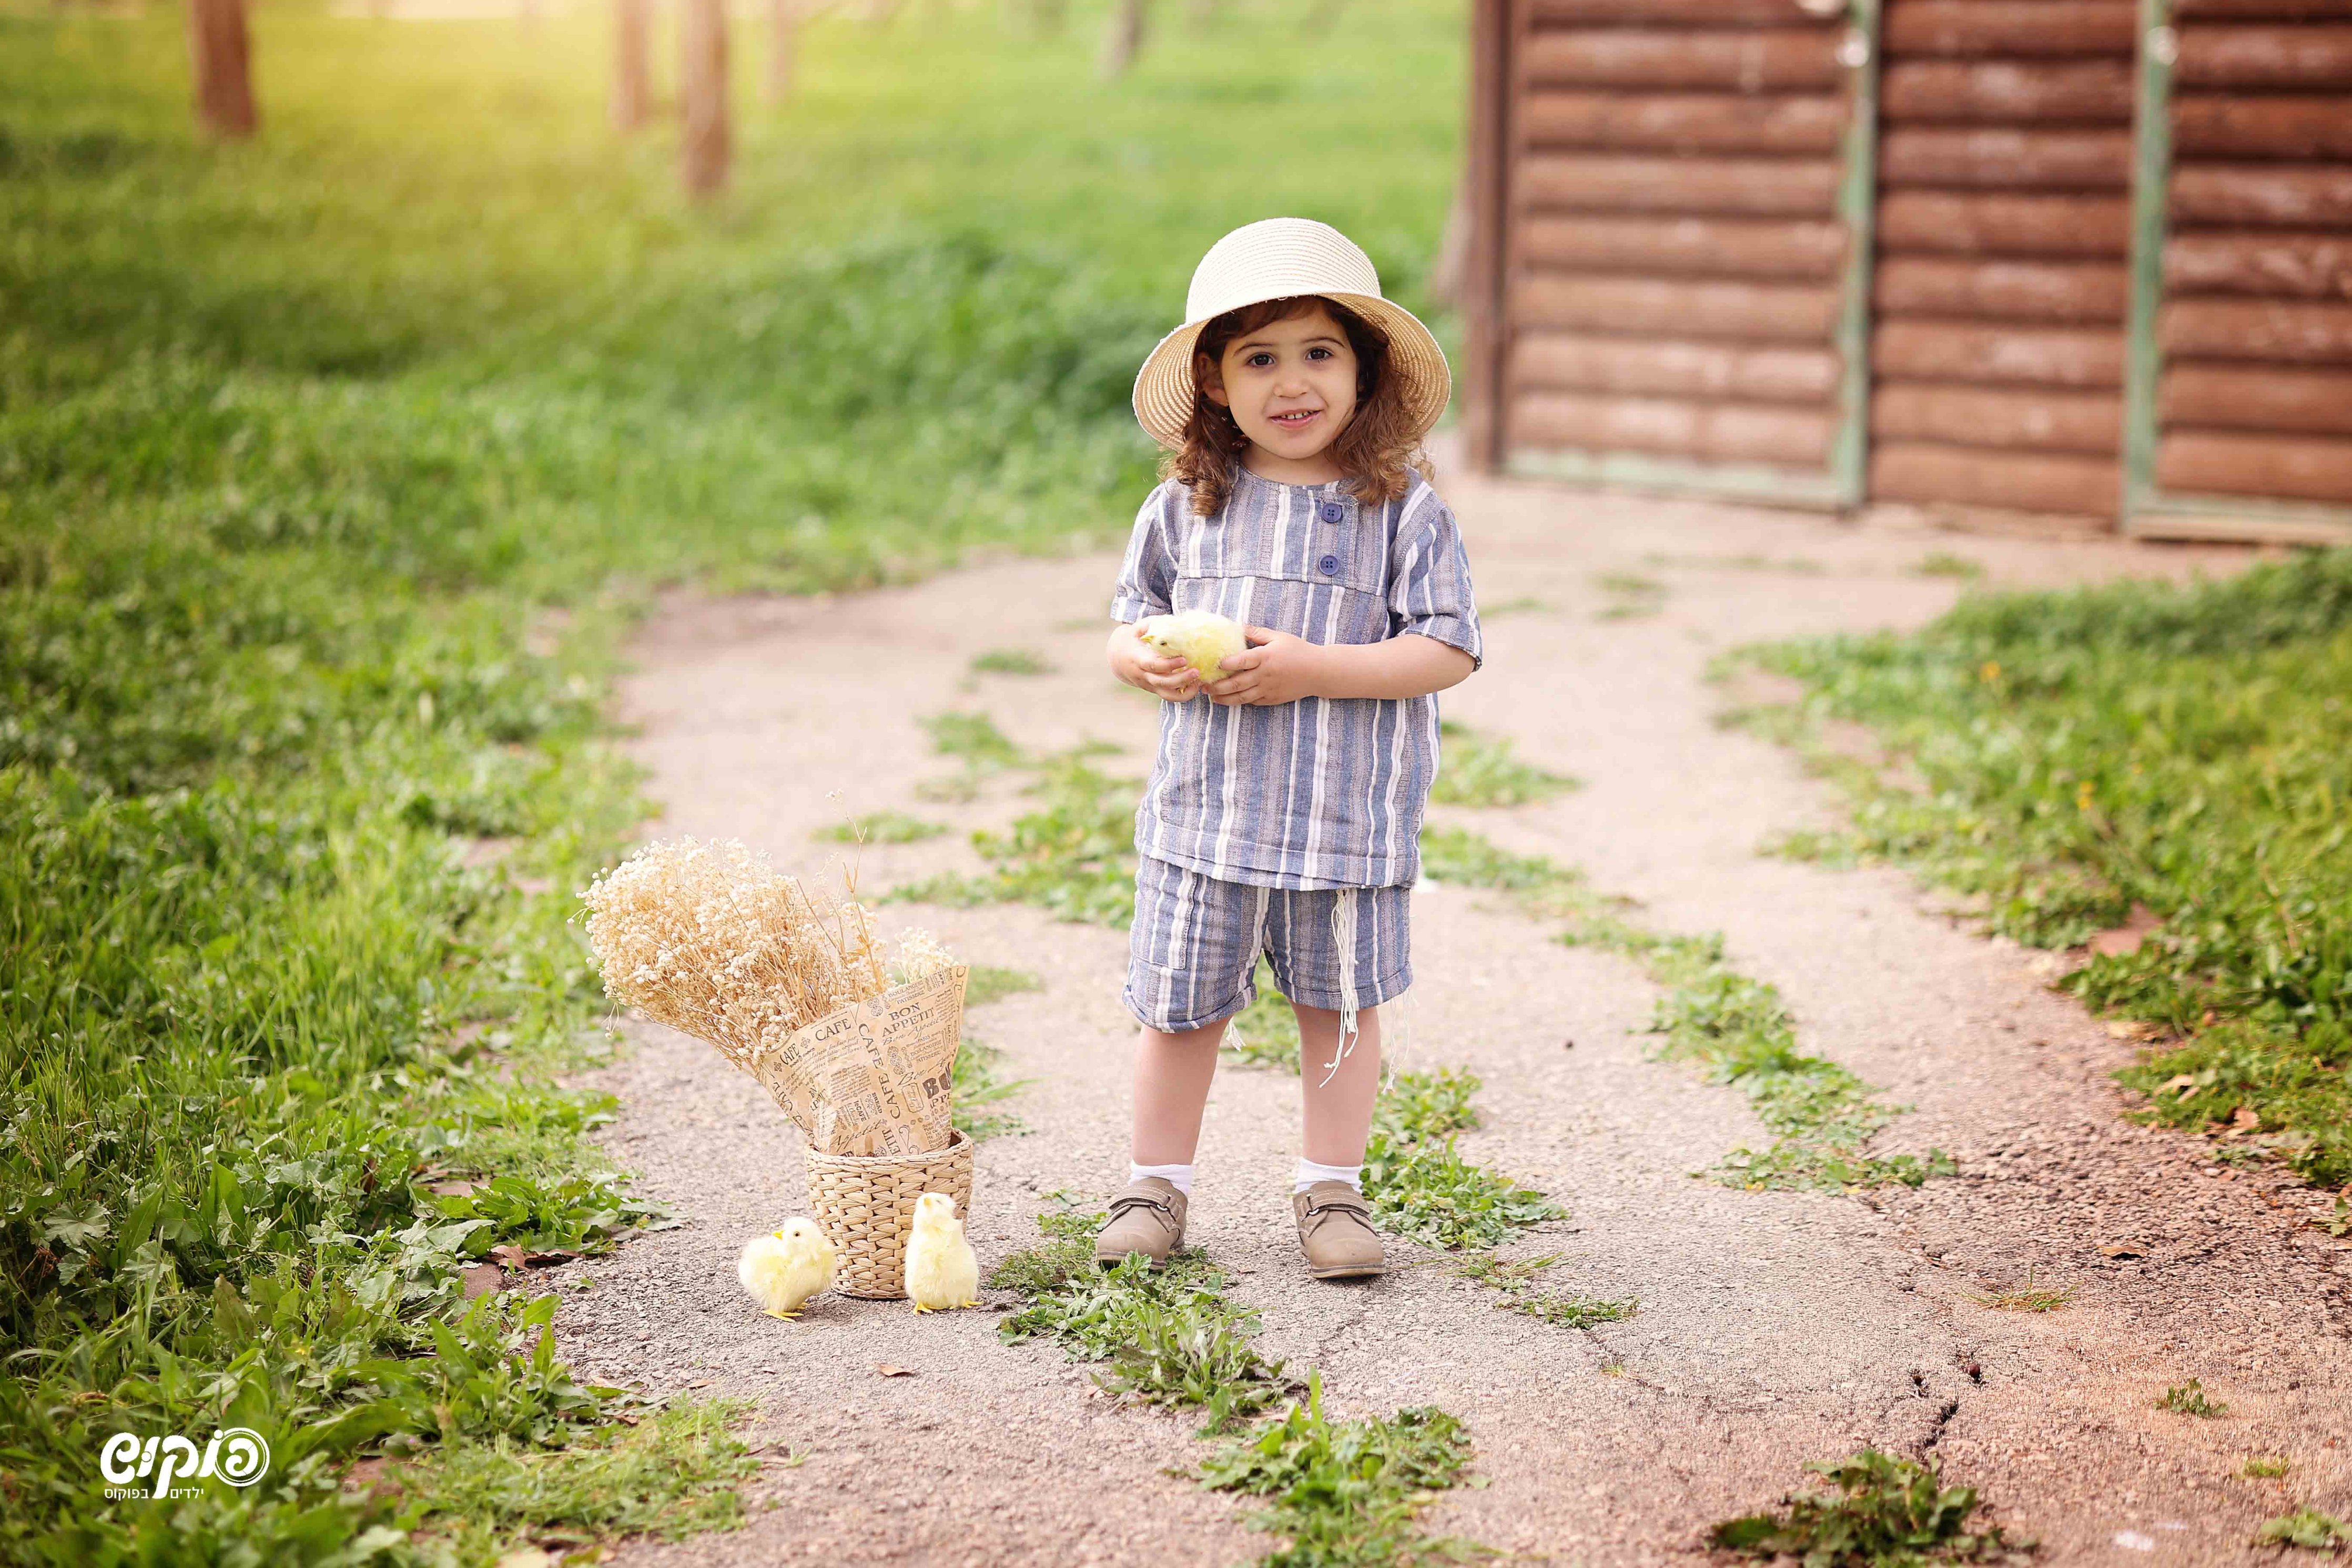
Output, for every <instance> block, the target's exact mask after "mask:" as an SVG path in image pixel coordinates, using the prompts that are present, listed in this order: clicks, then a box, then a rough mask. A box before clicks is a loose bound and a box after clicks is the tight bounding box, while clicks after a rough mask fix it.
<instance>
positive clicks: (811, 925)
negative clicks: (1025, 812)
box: [582, 839, 936, 1071]
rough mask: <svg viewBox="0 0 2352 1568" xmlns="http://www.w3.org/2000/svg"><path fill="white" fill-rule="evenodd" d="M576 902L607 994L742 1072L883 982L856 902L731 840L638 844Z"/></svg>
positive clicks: (869, 926) (869, 928) (869, 925)
mask: <svg viewBox="0 0 2352 1568" xmlns="http://www.w3.org/2000/svg"><path fill="white" fill-rule="evenodd" d="M582 896H583V899H584V901H585V903H586V904H587V906H588V944H589V946H592V947H593V948H594V949H595V950H596V961H597V963H598V965H599V966H600V967H602V968H603V969H604V990H605V993H606V994H607V995H609V996H610V997H611V998H613V999H614V1001H616V1002H619V1003H621V1004H622V1005H623V1006H625V1007H630V1008H635V1009H636V1010H637V1011H639V1012H641V1013H643V1014H645V1015H646V1017H647V1018H649V1019H653V1020H654V1021H656V1023H664V1024H667V1025H668V1026H669V1027H670V1028H672V1029H675V1030H682V1031H684V1032H685V1033H687V1034H690V1035H695V1036H698V1037H699V1038H700V1039H703V1040H709V1042H710V1043H711V1044H713V1045H715V1046H717V1047H718V1048H719V1051H721V1052H722V1053H724V1054H725V1055H726V1057H727V1058H728V1060H729V1061H732V1062H734V1063H735V1064H736V1065H737V1066H738V1067H741V1068H743V1069H745V1070H746V1071H749V1070H751V1067H752V1066H753V1064H754V1063H756V1062H757V1061H759V1060H760V1059H761V1057H762V1056H764V1055H766V1054H767V1053H768V1052H769V1051H773V1050H774V1049H775V1048H777V1047H778V1046H781V1045H782V1043H783V1042H784V1041H785V1040H788V1039H790V1038H791V1037H792V1035H793V1031H794V1030H799V1029H802V1028H803V1027H804V1026H806V1025H808V1024H811V1023H814V1022H815V1021H816V1020H817V1019H821V1018H823V1017H824V1016H825V1015H826V1014H827V1013H830V1012H833V1011H835V1010H836V1009H840V1008H844V1007H846V1006H847V1005H849V1004H850V1003H851V1002H856V1001H862V1000H864V999H866V998H868V997H877V996H880V995H881V994H882V993H883V992H884V991H886V990H887V989H888V988H890V986H891V985H892V984H893V981H892V980H891V978H890V976H889V974H888V972H887V969H886V967H885V965H884V960H883V957H882V955H881V953H880V951H879V949H878V946H877V943H876V941H875V938H874V923H873V917H872V916H871V915H868V914H867V913H866V909H865V907H864V906H863V905H862V904H858V903H857V901H856V899H855V898H854V897H851V898H841V899H835V898H831V897H828V896H826V895H824V894H812V893H811V892H810V891H809V890H808V889H807V888H805V887H803V886H802V885H801V883H799V882H798V881H796V880H795V879H793V878H792V877H789V876H785V875H782V873H779V872H777V871H776V869H775V868H774V867H773V866H772V865H770V864H769V863H768V862H767V858H766V857H765V856H763V855H761V854H759V853H758V852H755V851H753V850H751V849H748V848H746V847H745V846H744V845H743V844H741V843H740V842H737V841H733V840H728V841H724V842H720V843H702V842H698V841H696V840H694V839H678V840H675V841H665V842H660V843H652V844H647V845H646V847H645V848H643V849H641V850H639V851H638V852H636V853H635V854H633V855H631V856H630V857H629V858H628V859H627V860H625V861H623V862H621V863H620V864H619V865H618V866H616V867H614V869H613V870H611V871H608V872H606V873H604V875H602V876H600V877H598V878H597V879H596V881H595V883H594V885H593V886H591V887H590V888H589V889H588V891H587V893H586V894H583V895H582ZM924 940H925V941H929V937H928V936H925V937H924ZM934 946H936V944H934Z"/></svg>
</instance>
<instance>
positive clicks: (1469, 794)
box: [1429, 719, 1583, 806]
mask: <svg viewBox="0 0 2352 1568" xmlns="http://www.w3.org/2000/svg"><path fill="white" fill-rule="evenodd" d="M1439 730H1440V732H1441V734H1442V736H1443V738H1444V764H1443V766H1442V767H1440V768H1439V769H1438V773H1437V780H1436V782H1435V783H1434V784H1433V785H1432V786H1431V788H1430V791H1429V798H1430V799H1431V800H1433V801H1436V802H1437V803H1438V804H1440V805H1445V806H1524V805H1526V804H1528V802H1529V801H1531V800H1549V799H1551V797H1553V796H1554V795H1558V794H1561V793H1563V792H1564V791H1567V790H1570V789H1581V788H1582V787H1583V783H1582V780H1580V779H1571V778H1570V777H1568V776H1567V775H1565V774H1559V773H1547V772H1545V771H1544V770H1543V769H1542V768H1538V767H1537V766H1536V765H1535V764H1534V763H1532V762H1523V761H1521V760H1520V759H1519V758H1516V757H1514V756H1512V755H1511V741H1510V740H1509V739H1508V738H1507V737H1494V736H1484V735H1480V734H1479V733H1478V732H1477V731H1475V730H1474V729H1472V728H1471V727H1469V726H1467V725H1464V724H1456V723H1454V722H1453V721H1452V720H1450V719H1449V720H1447V721H1446V722H1445V723H1444V724H1442V725H1440V726H1439Z"/></svg>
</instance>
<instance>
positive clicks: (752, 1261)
mask: <svg viewBox="0 0 2352 1568" xmlns="http://www.w3.org/2000/svg"><path fill="white" fill-rule="evenodd" d="M839 1262H840V1254H839V1253H838V1252H837V1251H836V1250H835V1248H834V1245H833V1243H832V1242H831V1241H829V1240H827V1239H826V1238H825V1234H824V1231H822V1230H820V1229H818V1228H817V1225H816V1221H815V1220H814V1219H795V1220H793V1221H792V1222H791V1223H790V1224H788V1225H786V1226H785V1227H784V1228H782V1230H779V1231H776V1232H774V1233H773V1234H772V1235H768V1236H754V1237H753V1238H751V1240H749V1241H747V1242H745V1243H744V1244H743V1256H742V1259H741V1260H740V1261H739V1262H737V1264H736V1265H735V1277H736V1278H737V1279H739V1280H740V1281H743V1289H744V1290H745V1291H747V1292H748V1293H749V1294H750V1295H751V1299H752V1300H753V1301H757V1302H759V1303H760V1306H761V1310H762V1311H764V1312H766V1313H767V1314H768V1315H769V1316H770V1317H772V1318H795V1317H798V1316H800V1311H801V1303H802V1302H803V1301H807V1300H808V1299H809V1298H810V1297H811V1296H814V1295H816V1294H818V1293H819V1292H820V1291H829V1290H831V1289H833V1276H834V1270H835V1268H836V1267H837V1266H838V1265H839Z"/></svg>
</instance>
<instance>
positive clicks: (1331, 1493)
mask: <svg viewBox="0 0 2352 1568" xmlns="http://www.w3.org/2000/svg"><path fill="white" fill-rule="evenodd" d="M1469 1464H1470V1438H1469V1435H1468V1434H1467V1433H1466V1432H1465V1431H1464V1430H1463V1427H1462V1423H1461V1422H1460V1421H1458V1420H1456V1419H1455V1418H1454V1416H1450V1415H1448V1414H1446V1412H1444V1411H1443V1410H1441V1409H1438V1408H1437V1407H1436V1406H1414V1407H1412V1408H1410V1409H1404V1410H1400V1411H1398V1412H1397V1413H1396V1414H1395V1415H1393V1416H1389V1417H1387V1418H1386V1419H1384V1420H1377V1421H1334V1420H1332V1419H1330V1418H1329V1417H1328V1416H1326V1415H1324V1413H1323V1384H1322V1377H1321V1375H1319V1374H1318V1375H1315V1376H1314V1377H1312V1378H1310V1379H1309V1381H1308V1388H1307V1397H1306V1398H1305V1399H1304V1400H1298V1401H1294V1402H1293V1403H1292V1404H1291V1405H1290V1406H1289V1407H1288V1408H1287V1409H1286V1411H1284V1413H1283V1415H1282V1416H1281V1418H1280V1419H1279V1420H1276V1421H1271V1422H1268V1423H1267V1424H1266V1425H1265V1427H1261V1428H1260V1429H1259V1430H1257V1431H1256V1432H1254V1433H1249V1434H1246V1435H1244V1436H1242V1437H1235V1438H1233V1439H1231V1440H1230V1441H1228V1442H1227V1443H1225V1444H1224V1445H1223V1447H1222V1448H1219V1449H1218V1450H1217V1451H1216V1452H1215V1453H1214V1454H1213V1455H1211V1456H1210V1457H1209V1458H1207V1459H1206V1460H1204V1461H1203V1462H1202V1466H1201V1485H1202V1487H1203V1488H1205V1489H1207V1490H1211V1491H1225V1492H1236V1493H1239V1494H1240V1495H1242V1496H1244V1497H1251V1498H1257V1499H1262V1500H1264V1501H1265V1507H1264V1508H1263V1509H1261V1510H1259V1511H1257V1512H1255V1513H1254V1514H1252V1515H1251V1517H1250V1520H1249V1523H1250V1527H1251V1528H1252V1529H1254V1530H1263V1531H1269V1532H1272V1533H1276V1534H1280V1535H1285V1536H1287V1537H1289V1544H1288V1545H1286V1546H1285V1547H1284V1548H1282V1549H1281V1550H1280V1551H1277V1552H1271V1553H1269V1554H1268V1555H1267V1556H1265V1558H1263V1559H1261V1562H1262V1563H1264V1564H1265V1568H1390V1565H1392V1564H1393V1565H1396V1568H1412V1565H1417V1564H1423V1563H1460V1562H1465V1561H1469V1560H1473V1559H1475V1558H1479V1557H1485V1556H1488V1555H1491V1553H1490V1552H1487V1551H1486V1549H1485V1548H1483V1547H1480V1546H1478V1545H1476V1544H1475V1543H1474V1542H1468V1541H1465V1540H1462V1539H1459V1538H1457V1537H1451V1536H1447V1537H1432V1536H1425V1535H1423V1534H1422V1533H1421V1532H1420V1531H1419V1530H1418V1529H1416V1528H1415V1525H1414V1520H1415V1517H1416V1516H1417V1515H1418V1514H1419V1513H1420V1512H1421V1511H1422V1510H1423V1508H1424V1507H1426V1506H1427V1505H1428V1503H1429V1501H1430V1500H1431V1499H1432V1498H1433V1497H1434V1496H1435V1495H1436V1494H1437V1493H1439V1492H1441V1491H1445V1490H1451V1489H1452V1488H1454V1487H1456V1486H1459V1485H1462V1484H1464V1483H1465V1481H1467V1482H1468V1483H1469V1484H1470V1485H1472V1486H1477V1485H1480V1484H1482V1483H1483V1480H1484V1478H1482V1477H1475V1476H1471V1475H1469V1474H1468V1469H1469Z"/></svg>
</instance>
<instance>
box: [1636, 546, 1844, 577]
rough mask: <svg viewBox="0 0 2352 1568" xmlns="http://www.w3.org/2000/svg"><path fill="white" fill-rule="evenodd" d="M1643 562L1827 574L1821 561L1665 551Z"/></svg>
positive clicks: (1701, 568)
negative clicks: (1681, 553)
mask: <svg viewBox="0 0 2352 1568" xmlns="http://www.w3.org/2000/svg"><path fill="white" fill-rule="evenodd" d="M1642 559H1643V561H1645V562H1647V563H1648V564H1649V565H1651V566H1664V567H1680V568H1682V569H1684V570H1693V571H1769V572H1782V573H1785V574H1787V575H1789V576H1791V577H1820V576H1822V575H1823V574H1824V573H1826V572H1827V571H1828V570H1829V568H1828V567H1826V566H1823V565H1822V563H1821V562H1820V561H1817V560H1813V559H1810V558H1808V557H1805V556H1787V557H1774V556H1768V555H1752V554H1751V555H1669V554H1667V553H1666V552H1665V551H1664V550H1652V551H1651V552H1650V553H1649V554H1647V555H1645V556H1643V558H1642Z"/></svg>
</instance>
